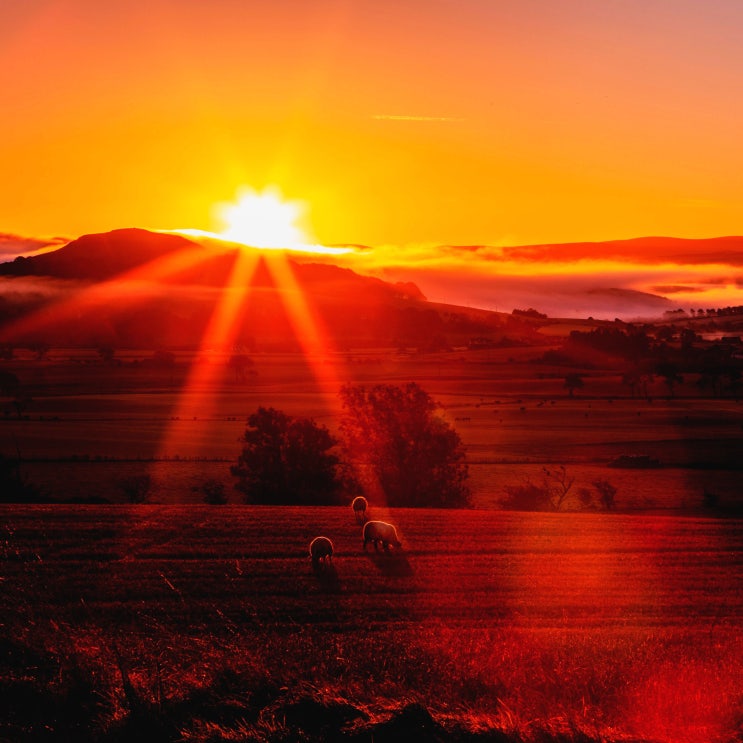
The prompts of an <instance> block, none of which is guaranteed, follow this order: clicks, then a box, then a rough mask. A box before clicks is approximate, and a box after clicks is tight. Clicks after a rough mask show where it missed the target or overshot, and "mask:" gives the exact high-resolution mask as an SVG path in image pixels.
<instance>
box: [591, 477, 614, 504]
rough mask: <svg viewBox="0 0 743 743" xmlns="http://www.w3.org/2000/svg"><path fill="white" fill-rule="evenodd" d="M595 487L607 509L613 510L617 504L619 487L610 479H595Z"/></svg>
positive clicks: (600, 500)
mask: <svg viewBox="0 0 743 743" xmlns="http://www.w3.org/2000/svg"><path fill="white" fill-rule="evenodd" d="M593 487H594V488H595V489H596V492H597V493H598V495H599V502H600V503H601V505H602V506H603V507H604V508H605V509H606V510H607V511H611V509H612V508H614V506H615V498H616V495H617V489H616V487H614V485H612V484H611V483H610V482H609V481H608V480H603V479H599V480H594V481H593Z"/></svg>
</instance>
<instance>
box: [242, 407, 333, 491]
mask: <svg viewBox="0 0 743 743" xmlns="http://www.w3.org/2000/svg"><path fill="white" fill-rule="evenodd" d="M242 441H243V444H244V446H243V450H242V454H240V456H239V457H238V462H237V465H236V466H234V467H233V468H232V474H233V475H235V476H237V477H238V478H239V480H238V483H237V485H236V487H237V489H238V490H240V491H242V492H243V494H244V497H245V501H246V502H248V503H276V504H290V503H293V504H300V505H304V504H307V505H310V504H318V503H326V504H330V503H337V502H338V496H339V490H340V481H339V477H338V474H337V466H338V457H336V456H335V455H334V454H331V453H330V450H331V449H332V448H333V447H334V446H335V445H336V444H337V441H336V439H335V438H334V437H333V436H332V435H331V434H330V432H329V431H328V429H327V428H325V427H324V426H318V425H317V424H316V423H315V421H314V420H312V419H311V418H296V417H293V416H290V415H287V414H286V413H284V412H282V411H280V410H276V409H275V408H264V407H260V408H258V410H257V411H256V412H255V413H253V414H252V415H251V416H250V417H249V418H248V428H247V429H246V431H245V434H244V436H243V438H242Z"/></svg>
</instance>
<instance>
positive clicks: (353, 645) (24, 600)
mask: <svg viewBox="0 0 743 743" xmlns="http://www.w3.org/2000/svg"><path fill="white" fill-rule="evenodd" d="M369 516H370V517H371V518H382V519H385V520H389V521H391V522H394V523H395V524H396V525H397V527H398V530H399V533H400V536H401V538H402V541H403V545H404V547H403V549H402V550H401V551H400V552H395V551H391V552H390V553H389V554H384V553H381V552H380V553H375V552H374V551H373V550H372V549H371V547H370V548H369V549H368V551H367V552H366V553H365V552H364V551H363V549H362V545H361V533H360V527H359V526H358V524H356V522H355V519H354V516H353V513H352V511H351V509H350V507H349V508H338V507H313V508H305V509H298V508H293V507H281V508H275V507H245V506H222V507H216V506H215V507H207V506H197V505H191V506H167V505H159V506H152V505H143V506H110V505H109V506H80V505H77V506H65V505H55V506H2V512H1V514H0V524H2V527H1V528H2V534H0V547H1V549H2V570H3V573H2V592H0V603H1V608H2V617H3V624H2V631H1V636H0V640H1V641H2V645H3V653H2V655H1V656H0V664H2V665H0V679H1V684H2V693H3V697H4V700H5V701H6V703H8V702H9V704H6V710H8V711H7V712H6V713H4V715H3V716H2V718H0V719H1V720H2V722H0V724H1V725H2V728H0V739H3V740H48V739H56V740H63V739H64V740H73V739H74V740H81V741H84V740H104V741H107V740H130V739H133V738H135V737H144V736H146V735H154V733H153V731H155V733H156V735H155V737H154V739H157V740H166V741H167V740H174V741H175V740H185V741H217V740H251V741H252V740H255V741H290V740H317V741H320V740H357V741H372V740H374V741H383V740H414V739H415V740H462V741H465V740H466V741H469V740H473V741H474V740H497V741H505V742H506V743H508V742H511V741H513V743H517V742H522V741H551V742H552V743H555V742H557V741H582V742H583V743H588V742H593V741H597V742H598V741H648V742H652V743H660V742H663V743H666V742H667V743H732V742H733V741H740V740H741V734H742V733H743V731H742V730H741V719H742V715H743V673H742V671H741V669H742V668H743V522H742V521H741V520H738V519H710V518H701V517H694V518H692V517H667V516H646V515H631V516H630V515H626V514H603V513H602V514H599V513H552V514H520V513H512V512H502V511H494V510H468V511H431V510H406V509H399V510H395V511H393V512H389V511H387V510H386V509H384V508H381V507H379V506H378V505H377V506H375V505H374V504H372V507H371V510H370V513H369ZM318 534H326V535H327V536H329V537H330V538H331V539H332V540H333V541H334V543H335V554H334V556H333V560H332V567H329V568H327V569H319V570H313V568H312V566H311V563H310V560H309V559H308V557H307V546H308V544H309V541H310V539H311V538H312V537H314V536H316V535H318ZM498 735H500V736H501V737H497V736H498ZM50 736H51V737H50ZM144 739H147V738H144ZM149 739H153V738H149Z"/></svg>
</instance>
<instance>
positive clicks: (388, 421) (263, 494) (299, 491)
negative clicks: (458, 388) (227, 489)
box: [232, 382, 470, 508]
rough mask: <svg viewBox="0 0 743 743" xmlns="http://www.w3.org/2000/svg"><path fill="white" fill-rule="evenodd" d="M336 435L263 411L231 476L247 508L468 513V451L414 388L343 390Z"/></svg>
mask: <svg viewBox="0 0 743 743" xmlns="http://www.w3.org/2000/svg"><path fill="white" fill-rule="evenodd" d="M340 398H341V403H342V410H343V414H342V418H341V422H340V427H339V434H338V435H337V436H336V435H334V434H333V433H331V432H330V431H329V430H328V429H327V428H326V427H325V426H322V425H319V424H317V423H316V422H315V421H314V420H313V419H311V418H305V417H296V416H291V415H288V414H287V413H285V412H283V411H281V410H277V409H275V408H270V407H268V408H267V407H260V408H258V410H256V411H255V412H254V413H253V414H252V415H251V416H250V417H249V418H248V421H247V423H248V425H247V428H246V430H245V433H244V435H243V437H242V439H241V441H242V452H241V453H240V455H239V457H238V461H237V464H236V465H234V466H233V467H232V474H233V475H234V476H236V477H237V478H238V481H237V485H236V488H237V489H238V490H239V491H241V492H242V494H243V498H244V500H245V502H246V503H262V504H298V505H317V504H337V503H345V502H347V501H348V498H349V496H351V495H356V494H361V493H363V494H365V495H367V497H369V498H371V499H373V500H374V501H376V502H378V503H385V504H386V505H388V506H392V507H400V506H407V507H429V508H430V507H434V508H435V507H451V508H459V507H463V506H467V505H468V504H469V502H470V489H469V486H468V475H469V473H468V468H467V463H466V461H465V450H464V445H463V444H462V441H461V439H460V437H459V435H458V434H457V432H456V431H455V430H454V429H453V428H452V426H451V425H450V424H449V423H448V421H446V419H445V418H444V417H442V415H441V414H440V409H441V406H440V405H439V404H438V403H437V402H435V401H434V400H433V399H432V398H431V396H430V395H429V394H428V393H427V392H426V391H425V390H423V389H422V388H421V387H420V386H419V385H418V384H416V383H415V382H411V383H409V384H406V385H403V386H398V385H391V384H378V385H375V386H373V387H365V386H359V385H345V386H344V387H343V388H342V389H341V391H340Z"/></svg>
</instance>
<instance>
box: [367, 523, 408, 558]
mask: <svg viewBox="0 0 743 743" xmlns="http://www.w3.org/2000/svg"><path fill="white" fill-rule="evenodd" d="M367 542H374V550H375V551H378V550H379V543H380V542H381V543H382V547H384V550H385V552H386V551H387V550H388V549H389V547H390V545H391V544H392V545H394V546H395V547H402V542H400V540H399V539H398V538H397V530H396V529H395V527H394V526H393V525H392V524H388V523H386V522H384V521H367V522H366V524H364V549H365V550H366V543H367Z"/></svg>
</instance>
